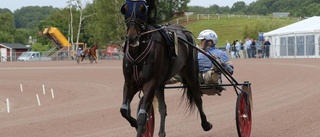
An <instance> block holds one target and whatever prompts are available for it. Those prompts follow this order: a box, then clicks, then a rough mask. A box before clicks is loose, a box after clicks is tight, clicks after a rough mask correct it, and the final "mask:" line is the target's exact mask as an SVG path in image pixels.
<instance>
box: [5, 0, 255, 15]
mask: <svg viewBox="0 0 320 137" xmlns="http://www.w3.org/2000/svg"><path fill="white" fill-rule="evenodd" d="M67 1H68V0H0V8H8V9H10V10H11V11H12V12H14V11H15V10H17V9H20V8H22V7H26V6H52V7H57V8H65V7H67ZM82 1H83V3H85V2H90V1H92V0H82ZM123 1H125V0H123ZM237 1H244V2H245V3H246V4H247V5H248V4H250V3H251V2H253V1H256V0H191V1H190V3H189V4H188V5H189V6H202V7H209V6H210V5H214V4H217V5H219V6H220V7H221V6H229V7H232V5H233V4H234V3H236V2H237Z"/></svg>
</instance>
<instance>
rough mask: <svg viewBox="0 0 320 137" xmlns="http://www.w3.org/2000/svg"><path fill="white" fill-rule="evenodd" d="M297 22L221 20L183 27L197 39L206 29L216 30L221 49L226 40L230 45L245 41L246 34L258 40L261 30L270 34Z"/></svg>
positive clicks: (272, 19) (291, 20)
mask: <svg viewBox="0 0 320 137" xmlns="http://www.w3.org/2000/svg"><path fill="white" fill-rule="evenodd" d="M297 21H298V20H297V19H287V18H283V19H282V18H278V19H275V18H220V19H211V20H198V21H190V22H188V23H183V24H182V25H183V26H185V27H186V28H187V29H188V30H190V31H191V32H193V34H194V35H195V36H196V37H197V36H198V34H199V33H200V32H201V31H202V30H204V29H212V30H214V31H215V32H216V33H217V35H218V37H219V40H218V46H219V47H221V46H224V45H225V42H226V40H229V42H230V44H231V43H232V41H233V40H242V41H244V39H245V38H246V37H247V36H245V35H246V33H245V32H247V33H255V34H251V35H252V36H253V37H254V38H258V34H259V30H264V31H262V32H268V31H271V30H274V29H277V28H280V27H283V26H286V25H289V24H292V23H294V22H297Z"/></svg>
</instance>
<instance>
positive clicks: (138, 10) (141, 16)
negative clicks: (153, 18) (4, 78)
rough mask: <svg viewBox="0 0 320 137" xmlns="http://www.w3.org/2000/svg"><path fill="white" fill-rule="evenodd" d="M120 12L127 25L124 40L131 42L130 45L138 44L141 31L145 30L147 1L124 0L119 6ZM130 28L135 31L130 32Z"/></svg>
mask: <svg viewBox="0 0 320 137" xmlns="http://www.w3.org/2000/svg"><path fill="white" fill-rule="evenodd" d="M121 13H122V14H123V15H124V17H125V23H126V26H127V36H126V41H127V42H128V43H130V42H131V43H130V45H131V46H138V45H139V39H140V37H141V33H142V32H144V31H146V30H147V13H148V6H147V2H146V1H145V0H126V3H125V4H124V5H123V6H122V7H121ZM132 29H133V30H135V31H136V32H135V33H134V32H132ZM132 42H135V43H132Z"/></svg>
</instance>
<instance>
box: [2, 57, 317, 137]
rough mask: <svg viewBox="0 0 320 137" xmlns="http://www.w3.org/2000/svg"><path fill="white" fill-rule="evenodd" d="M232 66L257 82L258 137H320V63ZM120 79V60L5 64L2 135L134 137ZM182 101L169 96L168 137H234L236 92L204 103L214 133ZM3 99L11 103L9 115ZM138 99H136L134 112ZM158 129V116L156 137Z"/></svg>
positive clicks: (275, 61)
mask: <svg viewBox="0 0 320 137" xmlns="http://www.w3.org/2000/svg"><path fill="white" fill-rule="evenodd" d="M233 63H234V65H235V69H236V72H235V74H234V77H235V78H236V79H237V80H238V81H239V82H243V81H245V80H249V81H250V82H251V83H252V90H253V107H254V109H253V112H252V114H253V126H252V136H253V137H279V136H281V137H292V136H299V137H316V136H317V137H320V115H319V113H320V110H319V109H320V100H319V97H320V91H319V89H320V84H319V80H320V73H319V70H320V61H319V59H243V60H233ZM123 81H124V80H123V76H122V71H121V62H120V61H119V60H117V61H110V60H109V61H99V62H98V64H90V63H88V62H84V63H83V64H80V65H78V64H76V63H75V62H74V61H72V62H71V61H61V62H7V63H0V121H1V122H0V136H3V137H128V136H135V129H134V128H131V127H130V125H129V123H128V122H127V121H126V120H125V119H123V118H122V117H121V115H120V113H119V108H120V106H121V101H122V86H123ZM224 82H226V81H224ZM20 84H22V85H23V90H24V91H23V92H21V91H20V87H19V85H20ZM42 84H44V85H45V87H46V94H45V95H43V93H42ZM51 88H52V89H53V90H54V95H55V98H54V99H52V98H51V93H50V89H51ZM36 94H39V97H40V101H41V106H38V104H37V100H36ZM180 97H181V91H180V90H173V89H170V90H166V102H167V106H168V116H167V123H166V132H167V136H168V137H213V136H215V137H222V136H223V137H235V136H237V130H236V125H235V118H234V117H235V103H236V94H235V93H234V91H233V89H232V88H227V91H226V92H223V94H222V96H220V97H219V96H204V97H203V102H204V109H205V112H206V114H207V118H208V120H209V121H210V122H211V123H212V124H213V125H214V128H213V129H212V130H211V131H209V132H204V131H202V128H201V126H200V118H199V115H198V113H197V112H194V113H192V114H191V115H188V112H186V111H185V105H184V103H185V102H183V103H180V102H181V100H180ZM6 98H9V99H10V104H11V105H10V106H11V112H10V113H7V110H6V104H5V103H6V102H5V100H6ZM137 101H138V98H137V97H136V98H135V99H134V101H133V103H132V106H131V108H132V109H133V112H132V114H135V113H136V106H137V105H136V104H137ZM1 107H2V108H1ZM158 124H159V114H158V113H157V114H156V129H155V134H157V132H158V129H159V125H158ZM155 136H156V135H155Z"/></svg>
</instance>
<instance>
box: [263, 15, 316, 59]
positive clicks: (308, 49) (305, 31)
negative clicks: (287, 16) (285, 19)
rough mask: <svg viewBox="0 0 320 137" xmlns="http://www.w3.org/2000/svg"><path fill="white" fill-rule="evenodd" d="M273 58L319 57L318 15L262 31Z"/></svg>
mask: <svg viewBox="0 0 320 137" xmlns="http://www.w3.org/2000/svg"><path fill="white" fill-rule="evenodd" d="M264 37H265V39H268V40H269V41H270V43H271V46H270V57H273V58H320V55H319V52H320V51H319V48H320V16H314V17H310V18H307V19H305V20H302V21H299V22H296V23H293V24H291V25H288V26H285V27H282V28H279V29H276V30H273V31H270V32H267V33H264Z"/></svg>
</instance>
